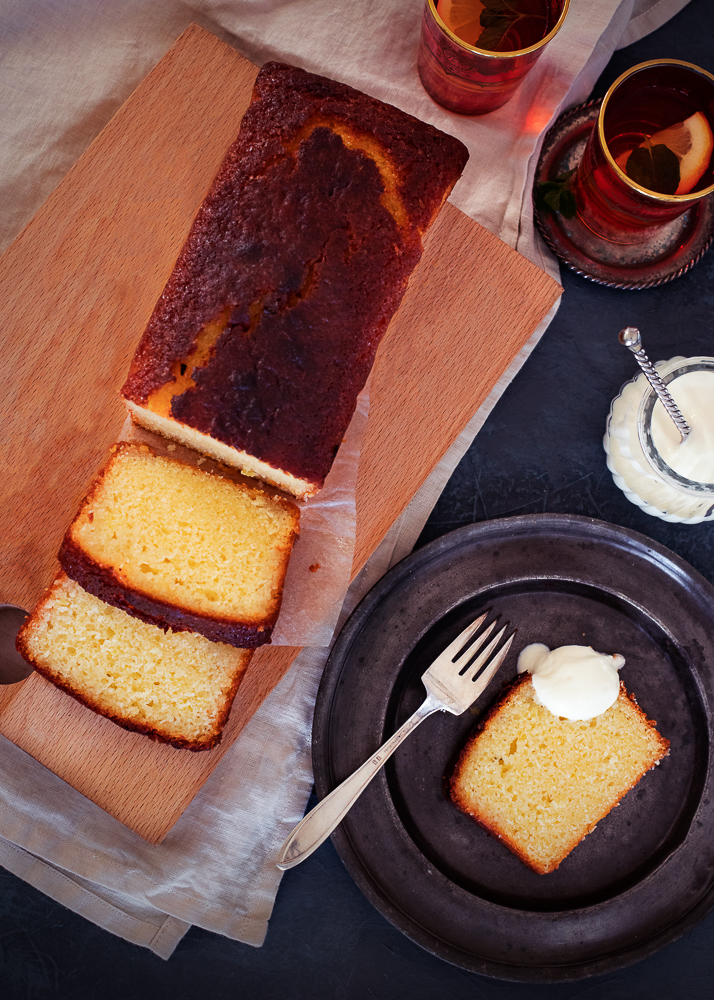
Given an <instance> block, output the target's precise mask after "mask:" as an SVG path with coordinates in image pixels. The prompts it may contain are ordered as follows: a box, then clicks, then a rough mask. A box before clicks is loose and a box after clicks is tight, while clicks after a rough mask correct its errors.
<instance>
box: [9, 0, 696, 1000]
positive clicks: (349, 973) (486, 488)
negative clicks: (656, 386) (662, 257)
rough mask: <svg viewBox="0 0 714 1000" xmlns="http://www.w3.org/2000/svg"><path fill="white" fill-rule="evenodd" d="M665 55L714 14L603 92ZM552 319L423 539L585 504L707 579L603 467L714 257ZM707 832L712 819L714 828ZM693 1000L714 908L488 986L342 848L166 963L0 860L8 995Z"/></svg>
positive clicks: (682, 537) (678, 335)
mask: <svg viewBox="0 0 714 1000" xmlns="http://www.w3.org/2000/svg"><path fill="white" fill-rule="evenodd" d="M655 57H672V58H678V59H684V60H687V61H690V62H694V63H696V64H698V65H700V66H703V67H704V68H706V69H708V70H709V71H710V72H711V71H714V8H713V7H712V4H711V0H692V2H691V3H690V4H689V5H688V6H687V7H685V9H684V10H683V11H682V12H681V13H680V14H678V15H677V16H676V17H675V18H674V19H673V20H672V21H671V22H670V23H669V24H667V25H665V27H663V28H661V29H660V30H659V31H657V32H655V33H654V34H652V35H650V36H648V37H647V38H645V39H643V40H642V41H641V42H638V43H636V44H635V45H632V46H630V47H629V48H626V49H623V50H622V51H620V52H617V53H616V54H615V56H614V57H613V59H612V61H611V63H610V64H609V66H608V67H607V69H606V70H605V72H604V73H603V75H602V78H601V79H600V80H599V81H598V84H597V86H596V89H595V92H594V93H595V95H596V96H599V95H602V94H603V93H604V92H605V90H606V88H607V86H609V84H610V83H611V82H612V81H613V80H614V79H615V78H616V77H617V76H618V75H619V74H620V73H621V72H622V71H623V70H625V69H627V68H628V67H630V66H632V65H634V64H636V63H638V62H642V61H643V60H645V59H651V58H655ZM561 280H562V283H563V286H564V289H565V291H564V295H563V300H562V304H561V306H560V309H559V311H558V314H557V316H556V318H555V320H554V322H553V323H552V325H551V326H550V328H549V329H548V330H547V331H546V333H545V335H544V337H543V339H542V340H541V342H540V344H539V345H538V347H537V348H536V350H535V351H534V353H533V354H532V356H531V357H530V359H529V360H528V362H527V363H526V365H525V366H524V368H523V369H522V371H521V372H520V374H519V375H518V376H517V377H516V379H515V380H514V381H513V383H512V384H511V386H510V387H509V388H508V390H507V391H506V393H505V394H504V396H503V398H502V399H501V401H500V402H499V404H498V406H497V407H496V409H495V410H494V412H493V413H492V415H491V416H490V417H489V419H488V421H487V423H486V425H485V426H484V428H483V430H482V431H481V432H480V434H479V435H478V437H477V438H476V440H475V442H474V444H473V445H472V447H471V448H470V450H469V452H468V454H467V455H466V456H465V457H464V459H463V461H462V462H461V464H460V466H459V467H458V469H457V470H456V472H455V473H454V476H453V477H452V480H451V482H450V483H449V485H448V486H447V488H446V490H445V491H444V494H443V496H442V497H441V499H440V500H439V502H438V503H437V505H436V508H435V510H434V511H433V513H432V515H431V517H430V519H429V522H428V524H427V526H426V528H425V529H424V533H423V535H422V538H421V540H420V544H424V543H425V542H427V541H430V540H432V539H434V538H437V537H438V536H440V535H442V534H444V533H446V532H448V531H451V530H453V529H454V528H458V527H461V526H462V525H466V524H470V523H473V522H476V521H482V520H486V519H490V518H497V517H508V516H512V515H517V514H526V513H533V512H538V511H548V512H559V513H570V514H582V515H587V516H589V517H595V518H599V519H601V520H604V521H609V522H612V523H614V524H617V525H622V526H624V527H627V528H632V529H634V530H635V531H638V532H641V533H642V534H644V535H647V536H649V537H650V538H653V539H656V540H657V541H658V542H660V543H662V544H663V545H666V546H668V547H669V548H670V549H672V550H673V551H674V552H675V553H677V554H678V555H679V556H681V557H682V558H684V559H686V560H687V561H688V562H689V563H691V565H692V566H694V567H695V568H696V569H697V570H698V571H699V572H700V573H701V574H703V576H705V577H706V578H707V579H708V580H709V581H710V582H712V583H714V528H713V527H712V525H711V524H700V525H693V526H692V525H676V524H668V523H666V522H664V521H661V520H658V519H656V518H653V517H650V516H648V515H647V514H644V513H642V512H641V511H640V509H639V508H638V507H635V506H634V505H633V504H631V503H629V501H628V500H627V499H626V498H625V497H624V495H623V494H622V493H621V492H620V490H619V489H617V488H616V487H615V485H614V483H613V481H612V477H611V476H610V473H609V472H608V470H607V468H606V465H605V455H604V452H603V449H602V435H603V431H604V426H605V419H606V417H607V414H608V410H609V407H610V401H611V399H612V398H613V397H614V396H615V395H616V394H617V392H618V391H619V388H620V386H621V385H622V383H623V382H625V381H627V380H628V379H630V378H631V377H632V376H633V374H634V361H633V359H632V357H631V356H630V355H629V354H628V353H627V352H626V351H625V350H624V349H623V348H622V347H620V346H619V344H618V342H617V333H618V331H619V330H620V329H621V328H622V327H623V326H628V325H631V326H637V327H639V328H640V330H641V331H642V334H643V338H644V339H645V345H646V348H647V350H648V352H649V354H650V356H651V357H652V358H653V359H656V360H659V359H666V358H670V357H672V356H674V355H677V354H683V355H697V354H705V355H714V322H713V306H714V253H712V252H711V251H710V252H709V253H708V254H707V255H706V256H705V257H704V259H703V260H702V261H701V262H700V263H699V264H698V265H697V266H696V267H695V268H694V269H693V270H692V271H691V272H690V273H689V274H687V275H685V276H684V277H682V278H680V279H679V280H677V281H675V282H673V283H671V284H668V285H664V286H662V287H660V288H654V289H650V290H647V291H637V292H623V291H616V290H610V289H607V288H601V287H599V286H596V285H594V284H592V283H590V282H588V281H585V280H583V279H581V278H579V277H577V276H575V275H574V274H572V273H571V272H569V271H568V270H567V269H566V268H563V269H562V275H561ZM712 836H713V837H714V831H712ZM203 995H206V996H209V997H211V998H212V1000H223V998H226V1000H227V998H231V1000H239V998H240V1000H244V998H245V1000H253V998H256V1000H272V998H275V1000H303V998H305V1000H307V998H309V1000H367V998H374V1000H392V998H403V997H409V998H410V1000H422V998H424V1000H426V998H429V1000H441V998H443V1000H446V998H448V1000H465V998H474V997H476V998H479V1000H496V998H498V1000H541V998H542V1000H546V998H548V1000H566V998H567V1000H570V998H575V997H587V998H588V1000H620V998H622V1000H625V998H627V1000H640V998H641V1000H645V998H646V1000H670V998H677V1000H686V998H696V1000H699V998H708V997H711V996H714V913H710V914H709V915H708V916H707V917H705V918H704V919H703V920H702V921H701V923H699V924H698V925H697V926H696V927H695V928H694V929H693V930H690V931H688V932H687V933H686V934H685V935H684V936H683V937H681V938H680V939H679V940H678V941H675V942H674V943H673V944H670V945H669V946H668V947H666V948H665V949H663V950H662V951H660V952H658V953H657V954H655V955H652V956H651V957H649V958H647V959H646V960H644V961H642V962H640V963H638V964H636V965H633V966H630V967H628V968H624V969H621V970H619V971H615V972H612V973H609V974H607V975H603V976H597V977H594V978H591V979H587V980H580V981H577V982H573V983H560V984H556V985H524V984H518V983H509V982H504V981H496V980H490V979H487V978H484V977H481V976H478V975H475V974H472V973H469V972H465V971H463V970H461V969H459V968H456V967H454V966H452V965H449V964H447V963H446V962H444V961H442V960H441V959H438V958H435V957H433V956H432V955H430V954H429V953H427V952H426V951H423V950H422V949H421V948H419V947H418V946H417V945H415V944H413V943H412V942H411V941H409V940H408V939H407V938H405V937H404V936H403V935H402V934H401V933H400V932H399V931H397V930H396V929H395V928H393V927H392V926H391V925H390V924H389V923H388V922H387V921H386V920H385V919H384V918H383V917H382V916H381V915H380V914H379V913H378V912H377V911H376V910H374V909H373V908H372V906H371V905H370V904H369V903H368V902H367V900H366V899H365V898H364V897H363V896H362V895H361V893H360V891H359V890H358V889H357V888H356V887H355V885H354V884H353V882H352V881H351V879H350V877H349V875H348V874H347V872H346V871H345V869H344V867H343V865H342V863H341V861H340V859H339V858H338V856H337V854H336V852H335V849H334V847H333V846H332V844H331V842H329V841H328V842H327V843H325V844H324V845H323V846H322V847H321V848H320V849H319V850H318V851H317V853H316V854H315V855H313V856H312V857H311V858H309V859H308V860H307V861H306V862H305V863H304V864H302V865H301V866H299V867H298V868H296V869H295V870H293V871H290V872H287V873H286V875H285V877H284V879H283V881H282V884H281V887H280V890H279V892H278V897H277V901H276V904H275V910H274V912H273V916H272V919H271V922H270V928H269V931H268V936H267V940H266V943H265V945H264V946H263V947H262V948H259V949H255V948H251V947H248V946H247V945H242V944H238V943H236V942H234V941H229V940H227V939H225V938H221V937H219V936H217V935H215V934H211V933H208V932H206V931H202V930H199V929H197V928H193V929H192V930H191V931H189V933H188V934H187V936H186V937H185V938H184V940H183V941H182V942H181V943H180V944H179V946H178V948H177V950H176V952H175V953H174V955H173V956H172V957H171V959H170V960H169V961H168V962H164V961H162V960H161V959H159V958H157V957H155V956H154V955H152V954H151V953H149V952H148V951H146V950H145V949H143V948H139V947H135V946H133V945H130V944H127V943H125V942H123V941H121V940H119V939H118V938H116V937H114V936H112V935H111V934H108V933H106V932H105V931H103V930H100V929H99V928H97V927H95V926H94V925H93V924H90V923H88V922H87V921H85V920H84V919H82V918H81V917H78V916H76V915H75V914H73V913H71V912H70V911H69V910H66V909H65V908H64V907H62V906H60V905H58V904H57V903H55V902H53V901H52V900H50V899H48V898H47V897H45V896H43V895H42V894H41V893H39V892H37V891H36V890H34V889H32V888H31V887H30V886H28V885H27V884H25V883H24V882H23V881H21V880H20V879H18V878H16V877H14V876H13V875H11V874H9V873H7V872H5V871H3V870H2V869H0V1000H20V998H22V1000H44V998H50V997H52V998H54V997H61V998H63V1000H69V998H74V997H76V998H82V1000H92V998H95V997H97V998H102V1000H133V998H143V997H147V998H148V997H151V998H153V1000H163V998H172V1000H181V998H193V997H199V996H203Z"/></svg>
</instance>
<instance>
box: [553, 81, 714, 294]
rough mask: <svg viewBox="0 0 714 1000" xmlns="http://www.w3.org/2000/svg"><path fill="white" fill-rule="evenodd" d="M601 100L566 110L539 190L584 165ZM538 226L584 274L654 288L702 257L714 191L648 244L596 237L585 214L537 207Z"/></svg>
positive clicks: (712, 220)
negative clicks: (567, 215)
mask: <svg viewBox="0 0 714 1000" xmlns="http://www.w3.org/2000/svg"><path fill="white" fill-rule="evenodd" d="M600 103H601V102H600V101H599V100H596V101H589V102H588V103H587V104H580V105H578V106H577V107H575V108H571V109H570V110H569V111H566V112H565V114H563V115H561V116H560V118H559V119H558V120H557V122H556V123H555V125H553V127H552V128H551V129H550V131H549V132H548V133H547V134H546V137H545V139H544V140H543V146H542V148H541V153H540V158H539V160H538V166H537V167H536V172H535V181H534V190H535V189H536V188H537V186H538V185H539V184H541V183H542V182H543V181H547V180H555V178H557V177H559V176H560V175H561V174H563V173H565V172H566V171H567V170H572V169H574V168H575V167H577V166H578V164H579V163H580V160H581V159H582V156H583V150H584V149H585V144H586V142H587V140H588V137H589V135H590V133H591V132H592V130H593V128H594V126H595V122H596V121H597V116H598V111H599V108H600ZM534 216H535V221H536V225H537V226H538V229H539V230H540V232H541V235H542V236H543V239H544V240H545V241H546V243H547V244H548V246H549V247H550V249H551V250H552V251H553V253H554V254H556V256H557V257H559V258H560V260H562V261H563V263H564V264H567V265H568V267H569V268H571V270H573V271H575V272H576V274H579V275H580V276H581V277H583V278H589V279H590V280H591V281H594V282H596V283H597V284H598V285H607V286H608V287H610V288H623V289H625V288H626V289H641V288H653V287H655V286H656V285H663V284H665V283H666V282H668V281H674V279H675V278H679V277H681V276H682V275H683V274H686V273H687V271H689V270H691V268H692V267H694V265H695V264H696V263H697V261H699V260H701V258H702V256H703V254H704V253H705V252H706V250H707V249H708V248H709V246H710V245H711V243H712V239H714V195H708V196H707V197H706V198H703V199H702V200H701V201H699V202H696V203H695V204H694V205H693V206H692V207H691V208H690V209H688V211H686V212H685V213H684V214H683V215H680V216H679V218H678V219H675V220H674V221H673V222H669V223H667V224H666V225H664V226H662V228H661V230H660V231H659V232H658V234H657V236H656V237H650V239H649V240H648V241H647V242H646V243H640V244H636V245H631V246H623V245H621V244H618V243H610V242H609V241H608V240H605V239H601V238H600V237H599V236H596V235H595V233H593V232H592V231H591V230H590V229H588V227H587V226H585V225H584V224H583V223H582V222H581V221H580V218H579V216H577V215H576V216H575V218H573V219H566V218H565V217H564V216H562V215H560V214H558V213H554V212H544V211H541V210H540V209H538V208H537V207H536V208H534Z"/></svg>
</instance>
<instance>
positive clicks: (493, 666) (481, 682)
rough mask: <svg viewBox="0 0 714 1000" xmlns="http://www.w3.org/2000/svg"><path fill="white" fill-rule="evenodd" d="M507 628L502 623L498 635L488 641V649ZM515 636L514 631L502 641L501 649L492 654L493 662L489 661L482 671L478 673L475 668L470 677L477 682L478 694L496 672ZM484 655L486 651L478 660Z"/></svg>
mask: <svg viewBox="0 0 714 1000" xmlns="http://www.w3.org/2000/svg"><path fill="white" fill-rule="evenodd" d="M507 628H508V625H504V626H503V628H502V629H501V631H500V632H499V633H498V635H497V636H496V638H495V639H494V640H493V642H492V643H490V645H489V650H490V648H491V646H493V645H494V643H496V642H498V640H499V639H500V638H501V636H502V635H503V633H504V632H505V631H506V629H507ZM515 637H516V633H515V632H514V633H513V635H511V636H510V637H509V638H508V641H507V642H506V643H504V646H503V649H501V650H499V652H498V653H497V654H496V656H494V658H493V662H492V663H489V665H488V666H487V667H486V669H485V670H484V671H483V673H481V674H479V673H478V668H477V669H476V672H475V673H474V676H473V677H472V680H474V681H477V682H478V686H479V694H480V693H481V691H483V690H484V688H485V687H486V685H487V684H488V682H489V681H490V680H491V678H492V677H493V675H494V674H495V673H496V671H497V670H498V668H499V667H500V666H501V664H502V663H503V661H504V660H505V658H506V654H507V653H508V650H509V649H510V648H511V643H512V642H513V640H514V639H515ZM484 655H486V653H482V654H481V656H480V657H479V660H480V659H481V658H482V657H483V656H484Z"/></svg>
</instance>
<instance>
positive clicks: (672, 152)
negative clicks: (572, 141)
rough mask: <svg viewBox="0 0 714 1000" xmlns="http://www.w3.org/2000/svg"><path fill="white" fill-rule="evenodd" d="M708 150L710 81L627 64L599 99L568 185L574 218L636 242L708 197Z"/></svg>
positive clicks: (712, 118)
mask: <svg viewBox="0 0 714 1000" xmlns="http://www.w3.org/2000/svg"><path fill="white" fill-rule="evenodd" d="M713 152H714V77H713V76H712V75H711V74H709V73H707V72H706V71H705V70H703V69H700V68H699V67H697V66H693V65H692V64H691V63H685V62H679V61H677V60H656V61H652V62H648V63H642V64H641V65H640V66H635V67H633V68H632V69H631V70H628V71H627V72H626V73H623V75H622V76H621V77H619V79H617V80H616V81H615V83H614V84H613V85H612V87H611V88H610V89H609V91H608V92H607V94H606V95H605V97H604V99H603V102H602V105H601V107H600V112H599V115H598V119H597V122H596V124H595V127H594V129H593V131H592V133H591V135H590V137H589V139H588V142H587V145H586V147H585V151H584V153H583V158H582V162H581V163H580V166H579V167H578V170H577V173H576V175H575V178H574V181H573V193H574V195H575V200H576V203H577V209H578V217H579V218H580V220H581V221H582V222H583V223H584V224H585V225H586V226H587V227H588V229H590V230H591V231H592V232H593V233H595V234H596V235H597V236H599V237H602V238H604V239H606V240H609V241H611V242H612V243H620V244H635V243H642V242H644V241H646V240H648V239H649V238H651V236H652V235H653V233H654V232H656V231H657V230H658V229H659V228H661V227H662V226H663V225H665V224H666V223H668V222H671V221H672V220H673V219H676V218H677V217H678V216H679V215H682V213H684V212H686V210H687V209H688V208H689V207H690V206H691V205H693V204H694V203H695V202H697V201H698V200H699V199H701V198H703V197H704V196H705V195H708V194H710V193H712V191H714V156H713V155H712V153H713ZM657 154H659V155H657ZM633 157H634V159H633Z"/></svg>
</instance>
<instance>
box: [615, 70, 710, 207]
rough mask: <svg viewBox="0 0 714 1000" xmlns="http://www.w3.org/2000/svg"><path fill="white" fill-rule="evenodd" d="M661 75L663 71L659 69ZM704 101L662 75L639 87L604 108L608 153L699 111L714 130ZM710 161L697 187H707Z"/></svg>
mask: <svg viewBox="0 0 714 1000" xmlns="http://www.w3.org/2000/svg"><path fill="white" fill-rule="evenodd" d="M663 77H666V74H664V73H663ZM713 110H714V109H713V108H712V107H711V106H707V102H706V101H701V100H698V99H697V96H696V95H695V94H691V93H685V92H683V91H682V90H681V89H679V88H677V87H676V86H667V82H666V79H663V80H662V81H660V82H659V83H658V84H656V85H652V86H648V87H643V88H642V89H641V90H639V91H636V92H634V93H631V94H625V95H624V96H623V99H622V100H620V101H618V102H617V103H616V105H615V107H613V106H612V105H610V106H609V108H608V114H607V115H606V117H605V140H606V142H607V145H608V149H609V150H610V152H611V154H612V156H613V157H614V158H615V159H617V157H618V156H620V154H621V153H625V152H629V151H630V150H632V149H635V147H637V146H639V145H640V143H642V142H643V140H644V139H648V138H649V137H650V136H651V135H654V134H655V132H660V131H662V129H665V128H669V126H670V125H677V124H678V123H679V122H683V121H685V120H686V119H687V118H690V117H691V116H692V115H693V114H695V113H696V112H697V111H701V112H702V113H703V114H704V115H705V116H706V118H707V120H708V121H709V126H710V128H711V129H712V131H714V116H713V115H712V111H713ZM713 175H714V165H713V164H712V163H710V164H709V168H708V169H707V170H706V172H705V173H704V175H703V176H702V178H701V179H700V180H699V181H698V183H697V188H699V189H702V188H706V187H709V185H710V184H712V183H713V181H714V176H713Z"/></svg>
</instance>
